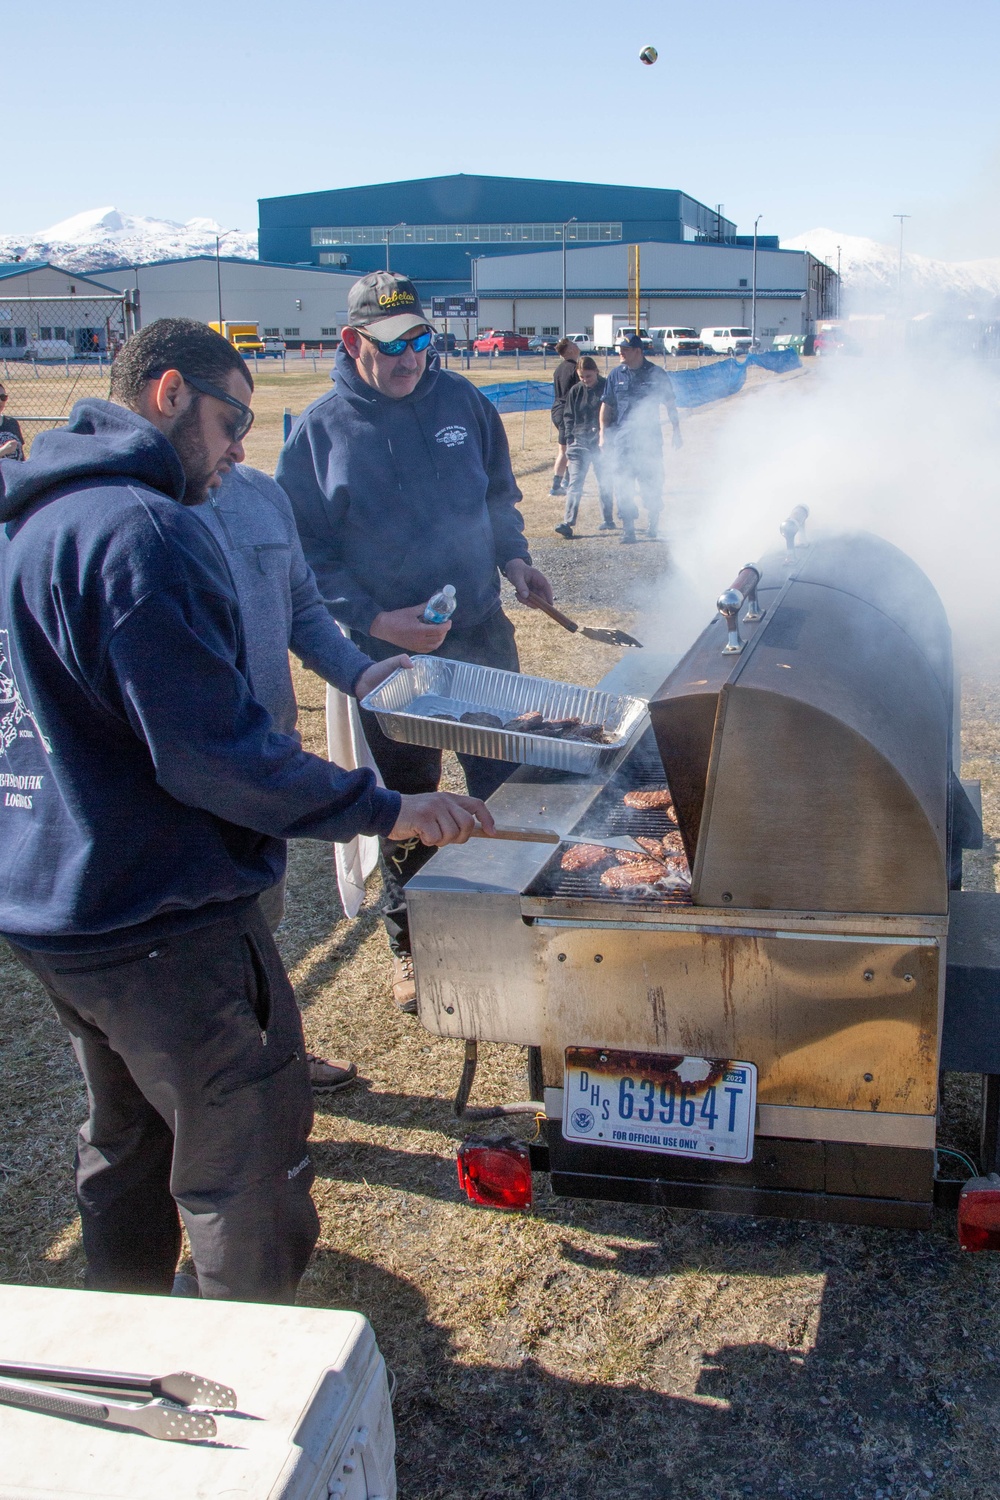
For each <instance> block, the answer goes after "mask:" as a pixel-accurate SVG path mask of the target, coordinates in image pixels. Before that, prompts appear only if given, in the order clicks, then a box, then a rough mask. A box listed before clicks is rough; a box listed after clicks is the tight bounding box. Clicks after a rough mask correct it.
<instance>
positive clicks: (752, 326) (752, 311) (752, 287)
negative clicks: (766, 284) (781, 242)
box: [750, 214, 764, 350]
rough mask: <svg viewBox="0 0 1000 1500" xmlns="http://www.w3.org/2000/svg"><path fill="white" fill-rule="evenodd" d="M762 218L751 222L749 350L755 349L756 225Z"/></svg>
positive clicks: (759, 217) (759, 215)
mask: <svg viewBox="0 0 1000 1500" xmlns="http://www.w3.org/2000/svg"><path fill="white" fill-rule="evenodd" d="M763 217H764V215H763V214H758V215H757V217H756V219H754V221H753V269H752V271H751V273H750V274H751V278H752V279H751V283H750V348H751V350H753V349H756V347H757V225H758V224H759V223H760V221H761V219H762V218H763Z"/></svg>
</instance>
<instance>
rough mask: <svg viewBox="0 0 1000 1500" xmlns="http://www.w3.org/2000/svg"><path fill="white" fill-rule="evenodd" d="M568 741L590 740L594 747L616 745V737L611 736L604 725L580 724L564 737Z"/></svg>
mask: <svg viewBox="0 0 1000 1500" xmlns="http://www.w3.org/2000/svg"><path fill="white" fill-rule="evenodd" d="M563 738H564V739H567V740H590V742H591V744H594V745H612V744H614V738H615V737H614V735H613V734H609V732H608V731H607V730H606V729H605V727H604V725H603V724H579V725H577V727H576V729H574V730H573V731H572V733H570V734H566V735H564V736H563Z"/></svg>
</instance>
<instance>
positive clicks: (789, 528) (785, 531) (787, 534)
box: [778, 505, 809, 568]
mask: <svg viewBox="0 0 1000 1500" xmlns="http://www.w3.org/2000/svg"><path fill="white" fill-rule="evenodd" d="M808 519H809V507H808V505H797V506H796V507H795V509H794V510H793V511H792V512H791V514H790V515H789V516H788V517H787V518H786V519H785V520H784V521H782V523H781V525H780V526H779V527H778V530H779V531H780V532H781V535H782V536H783V537H784V539H785V546H786V547H787V548H788V553H787V555H786V557H785V566H786V567H787V568H790V567H792V566H793V565H794V563H795V538H796V537H797V536H798V535H799V534H800V533H801V535H802V540H803V541H805V531H806V521H807V520H808Z"/></svg>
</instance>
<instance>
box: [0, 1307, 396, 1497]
mask: <svg viewBox="0 0 1000 1500" xmlns="http://www.w3.org/2000/svg"><path fill="white" fill-rule="evenodd" d="M0 1361H8V1362H10V1361H18V1362H20V1363H35V1364H57V1365H71V1366H77V1367H80V1366H84V1367H88V1368H96V1369H102V1370H116V1371H125V1372H129V1373H133V1374H142V1375H166V1374H169V1373H171V1372H173V1371H177V1370H189V1371H192V1372H193V1373H195V1374H197V1375H203V1376H205V1377H206V1378H207V1379H210V1380H215V1381H219V1382H221V1383H222V1384H223V1385H229V1386H232V1387H233V1389H234V1390H235V1392H236V1396H237V1410H236V1411H235V1412H216V1413H214V1415H215V1420H216V1423H217V1425H218V1436H217V1437H216V1438H215V1439H213V1440H211V1441H209V1442H200V1443H181V1442H163V1441H160V1440H158V1439H155V1438H149V1437H145V1436H143V1435H142V1434H140V1433H133V1432H126V1431H121V1430H119V1429H113V1428H104V1427H97V1426H93V1425H91V1424H89V1423H87V1424H85V1423H82V1422H74V1421H67V1420H66V1419H65V1418H61V1417H51V1416H43V1415H39V1414H37V1413H35V1412H30V1411H21V1410H18V1409H17V1408H16V1407H12V1406H5V1405H0V1500H77V1497H79V1500H83V1497H87V1500H237V1497H239V1500H243V1497H246V1500H328V1497H336V1500H395V1496H396V1469H395V1462H394V1453H395V1437H394V1433H393V1426H392V1410H391V1408H390V1405H389V1387H388V1383H387V1379H386V1369H385V1363H384V1361H383V1359H382V1356H381V1354H380V1353H379V1349H378V1345H377V1344H376V1342H375V1335H374V1334H373V1332H372V1330H371V1326H370V1324H369V1323H368V1321H367V1319H365V1318H363V1317H362V1316H361V1314H360V1313H352V1312H325V1311H318V1310H315V1309H312V1308H305V1307H265V1306H261V1305H258V1304H256V1303H247V1302H200V1301H197V1300H194V1299H191V1300H188V1299H186V1298H179V1297H127V1296H119V1295H114V1296H112V1295H110V1294H108V1293H105V1292H66V1291H48V1290H45V1289H43V1288H40V1287H21V1286H3V1287H0ZM123 1399H129V1400H133V1401H142V1400H143V1399H145V1398H144V1397H142V1396H132V1397H129V1398H123Z"/></svg>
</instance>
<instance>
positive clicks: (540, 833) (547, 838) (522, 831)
mask: <svg viewBox="0 0 1000 1500" xmlns="http://www.w3.org/2000/svg"><path fill="white" fill-rule="evenodd" d="M472 837H473V838H474V839H486V838H494V839H514V840H516V841H517V842H518V843H521V844H593V845H594V847H595V848H597V849H627V850H628V851H629V852H630V853H632V854H641V855H642V857H643V859H648V858H649V855H648V854H647V853H646V851H645V850H644V849H643V847H642V845H641V844H637V843H636V841H635V839H633V838H629V836H628V834H621V835H619V836H616V837H614V838H609V839H600V838H586V839H584V838H580V837H579V836H578V835H577V834H573V833H557V832H556V830H555V829H554V828H497V830H496V832H495V833H492V834H489V833H484V832H483V830H482V829H481V828H477V829H476V830H475V832H474V833H473V835H472Z"/></svg>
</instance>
